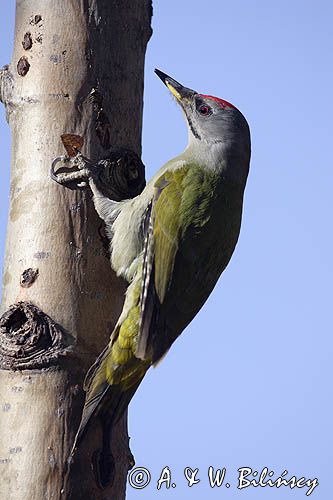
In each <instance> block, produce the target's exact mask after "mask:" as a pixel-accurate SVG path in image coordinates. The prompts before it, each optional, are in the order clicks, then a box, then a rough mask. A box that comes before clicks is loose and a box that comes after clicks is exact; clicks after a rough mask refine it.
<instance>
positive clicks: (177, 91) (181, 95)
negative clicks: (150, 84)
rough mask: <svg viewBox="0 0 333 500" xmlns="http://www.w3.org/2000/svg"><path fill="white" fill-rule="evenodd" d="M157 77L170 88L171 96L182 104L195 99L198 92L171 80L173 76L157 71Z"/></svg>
mask: <svg viewBox="0 0 333 500" xmlns="http://www.w3.org/2000/svg"><path fill="white" fill-rule="evenodd" d="M155 73H156V75H157V76H158V77H159V78H160V79H161V80H162V82H163V83H164V85H166V86H167V87H168V89H169V90H170V92H171V94H172V95H173V96H174V97H175V98H176V99H177V101H179V103H180V104H183V103H184V100H188V99H190V98H191V97H193V96H194V95H195V94H196V93H197V92H195V91H194V90H191V89H188V88H187V87H184V86H183V85H182V84H181V83H178V82H177V81H176V80H174V79H173V78H171V76H168V75H166V74H165V73H163V72H162V71H160V70H159V69H155Z"/></svg>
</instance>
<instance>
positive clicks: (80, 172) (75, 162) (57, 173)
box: [50, 150, 94, 188]
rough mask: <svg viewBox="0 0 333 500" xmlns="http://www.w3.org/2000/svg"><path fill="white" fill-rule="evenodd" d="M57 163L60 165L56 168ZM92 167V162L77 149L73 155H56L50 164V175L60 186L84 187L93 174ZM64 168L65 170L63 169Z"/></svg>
mask: <svg viewBox="0 0 333 500" xmlns="http://www.w3.org/2000/svg"><path fill="white" fill-rule="evenodd" d="M59 163H61V164H62V166H60V168H58V169H57V170H56V167H57V165H58V164H59ZM68 167H69V168H70V170H69V168H68ZM93 167H94V163H93V162H92V161H91V160H89V158H86V157H85V156H83V154H82V153H81V152H80V151H79V150H77V154H76V156H74V157H69V156H66V155H61V156H57V157H56V158H55V159H54V160H53V162H52V164H51V171H50V176H51V179H52V180H54V181H55V182H57V183H58V184H61V185H62V186H67V187H74V188H85V187H87V186H88V185H89V179H90V178H91V177H92V174H93ZM65 168H66V170H67V171H65V170H64V169H65Z"/></svg>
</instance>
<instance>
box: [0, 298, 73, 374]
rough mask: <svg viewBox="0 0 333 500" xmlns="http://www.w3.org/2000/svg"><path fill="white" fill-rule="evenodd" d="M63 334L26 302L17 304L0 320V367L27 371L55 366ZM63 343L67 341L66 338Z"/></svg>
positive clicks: (36, 308)
mask: <svg viewBox="0 0 333 500" xmlns="http://www.w3.org/2000/svg"><path fill="white" fill-rule="evenodd" d="M66 336H67V334H66V333H65V332H64V330H63V329H62V328H61V327H60V326H59V325H58V324H57V323H55V322H54V321H52V319H51V318H50V317H49V316H47V314H45V313H44V312H43V311H41V310H40V309H39V308H38V307H37V306H35V305H34V304H31V303H30V302H18V303H17V304H14V305H12V306H10V307H9V309H8V310H7V311H6V312H5V313H4V314H3V315H2V316H1V318H0V368H2V369H4V370H27V369H36V368H45V367H47V366H50V365H54V364H57V363H58V361H59V356H61V355H64V354H66V353H65V350H66V346H68V341H67V342H66V344H65V338H66ZM66 340H67V339H66Z"/></svg>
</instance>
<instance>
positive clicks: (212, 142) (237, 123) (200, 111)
mask: <svg viewBox="0 0 333 500" xmlns="http://www.w3.org/2000/svg"><path fill="white" fill-rule="evenodd" d="M155 73H156V74H157V75H158V76H159V78H160V79H161V80H162V81H163V83H164V84H165V85H166V86H167V87H168V89H169V90H170V92H171V93H172V95H173V96H174V97H175V99H176V101H177V103H178V104H179V105H180V106H181V108H182V109H183V111H184V114H185V116H186V119H187V124H188V131H189V148H190V149H191V150H193V151H194V153H195V154H196V155H197V156H200V155H201V154H202V155H205V157H208V159H209V160H210V161H211V162H215V161H216V160H217V161H218V160H219V159H220V157H221V158H223V156H225V157H226V156H227V157H238V158H239V160H243V161H241V163H244V164H247V166H248V163H249V159H250V132H249V126H248V124H247V121H246V119H245V118H244V116H243V115H242V113H241V112H240V111H239V110H238V109H237V108H236V107H235V106H234V105H233V104H231V103H230V102H228V101H225V100H224V99H219V98H218V97H213V96H211V95H206V94H199V93H198V92H196V91H195V90H191V89H189V88H187V87H184V86H183V85H181V84H180V83H178V82H177V81H176V80H174V79H173V78H171V77H170V76H168V75H166V74H165V73H163V72H162V71H160V70H158V69H156V70H155Z"/></svg>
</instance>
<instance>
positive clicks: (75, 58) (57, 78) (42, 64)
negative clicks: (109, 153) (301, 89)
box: [0, 0, 152, 500]
mask: <svg viewBox="0 0 333 500" xmlns="http://www.w3.org/2000/svg"><path fill="white" fill-rule="evenodd" d="M151 13H152V11H151V1H150V0H81V1H80V0H75V1H73V0H57V1H56V2H55V1H54V0H20V1H17V6H16V30H15V47H14V53H13V59H12V62H11V64H10V65H9V66H8V67H5V68H4V69H3V70H1V72H0V98H1V100H2V102H3V103H4V104H5V106H6V110H7V117H8V121H9V124H10V127H11V131H12V164H11V187H10V211H9V220H8V229H7V242H6V255H5V264H4V278H3V295H2V305H1V315H2V318H1V321H0V364H1V368H2V369H1V370H0V484H1V492H0V498H1V499H2V498H3V499H11V500H41V499H47V500H53V499H60V498H61V499H73V500H74V499H75V500H78V499H81V498H82V499H87V500H88V499H94V500H102V499H104V500H105V499H111V498H112V499H115V500H121V499H122V498H125V483H126V474H127V470H128V467H129V465H130V463H131V462H132V457H131V454H130V451H129V448H128V435H127V424H126V421H125V419H124V420H123V421H121V422H120V423H119V426H118V428H117V432H116V436H115V439H114V441H113V442H112V452H113V456H114V458H115V463H116V470H115V478H114V481H113V485H112V486H110V487H107V488H106V489H104V490H102V489H101V488H99V487H98V485H97V484H96V481H95V476H94V474H93V471H92V468H93V466H92V461H91V457H92V454H93V452H94V451H96V450H97V449H98V448H99V447H100V445H101V429H99V428H98V426H96V429H93V430H91V432H89V435H88V436H87V444H86V447H85V448H84V449H83V450H82V452H81V453H80V455H79V456H78V457H77V461H76V463H75V465H74V467H73V469H71V471H70V474H67V475H66V474H64V472H65V464H66V459H67V457H68V455H69V451H70V447H71V444H72V442H73V439H74V435H75V432H76V429H77V426H78V424H79V420H80V414H81V409H82V405H83V401H84V394H83V391H82V381H83V378H84V374H85V372H86V370H87V368H88V367H89V365H90V364H91V363H92V362H93V361H94V359H95V357H96V356H97V354H98V353H99V352H100V351H101V350H102V348H103V347H104V345H105V344H106V343H107V341H108V338H109V335H110V332H111V331H112V328H113V325H114V323H115V321H116V320H117V318H118V315H119V312H120V309H121V306H122V301H123V292H124V284H123V283H121V282H120V281H119V280H118V279H116V277H115V276H114V275H113V274H112V272H111V269H110V264H109V260H108V258H107V255H106V253H105V247H104V245H103V241H101V236H100V234H101V232H100V230H99V229H100V226H101V221H100V220H99V219H98V217H97V215H96V213H95V210H94V208H93V204H92V200H91V195H90V192H89V191H88V190H82V191H77V190H72V191H71V190H69V189H65V188H64V187H61V186H58V185H57V184H56V183H54V182H52V181H51V180H50V177H49V170H50V164H51V161H52V159H53V158H54V157H56V156H58V155H59V154H64V149H63V146H62V144H61V141H60V136H61V134H63V133H75V134H79V135H81V136H83V137H84V139H85V145H84V148H83V152H84V154H86V155H87V156H89V157H91V158H99V157H101V156H103V155H104V154H105V152H106V150H107V149H108V147H110V146H111V145H112V146H124V147H128V148H130V149H133V150H134V151H135V152H137V153H139V154H140V139H141V122H142V94H143V70H144V56H145V50H146V44H147V42H148V39H149V37H150V35H151V28H150V20H151Z"/></svg>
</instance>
